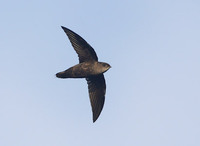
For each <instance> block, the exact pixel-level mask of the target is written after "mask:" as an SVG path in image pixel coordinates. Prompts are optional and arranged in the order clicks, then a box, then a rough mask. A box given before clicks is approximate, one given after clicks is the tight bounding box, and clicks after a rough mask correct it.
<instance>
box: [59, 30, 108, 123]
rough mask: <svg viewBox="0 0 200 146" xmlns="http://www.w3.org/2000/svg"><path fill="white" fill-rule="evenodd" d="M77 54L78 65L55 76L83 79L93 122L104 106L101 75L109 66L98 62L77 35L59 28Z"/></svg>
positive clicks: (103, 89)
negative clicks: (85, 82)
mask: <svg viewBox="0 0 200 146" xmlns="http://www.w3.org/2000/svg"><path fill="white" fill-rule="evenodd" d="M61 27H62V29H63V30H64V32H65V33H66V35H67V36H68V38H69V40H70V42H71V44H72V46H73V48H74V50H75V51H76V53H77V54H78V57H79V64H77V65H74V66H72V67H70V68H69V69H67V70H65V71H62V72H59V73H57V74H56V77H58V78H85V79H86V81H87V84H88V91H89V97H90V103H91V107H92V113H93V122H95V121H96V120H97V119H98V117H99V115H100V113H101V111H102V109H103V106H104V101H105V93H106V82H105V78H104V75H103V73H104V72H106V71H107V70H108V69H110V68H111V66H110V65H109V64H108V63H105V62H98V57H97V55H96V53H95V51H94V49H93V48H92V47H91V46H90V45H89V44H88V43H87V42H86V41H85V40H84V39H83V38H82V37H81V36H79V35H78V34H76V33H75V32H73V31H71V30H70V29H68V28H66V27H63V26H61Z"/></svg>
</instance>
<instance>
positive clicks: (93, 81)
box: [86, 74, 106, 122]
mask: <svg viewBox="0 0 200 146" xmlns="http://www.w3.org/2000/svg"><path fill="white" fill-rule="evenodd" d="M86 80H87V83H88V90H89V96H90V103H91V106H92V113H93V122H95V121H96V120H97V119H98V117H99V115H100V113H101V111H102V109H103V105H104V101H105V93H106V82H105V79H104V75H103V74H100V75H97V76H91V77H88V78H86Z"/></svg>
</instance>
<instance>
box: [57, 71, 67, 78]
mask: <svg viewBox="0 0 200 146" xmlns="http://www.w3.org/2000/svg"><path fill="white" fill-rule="evenodd" d="M56 77H57V78H63V79H65V78H69V75H68V73H66V72H65V71H63V72H59V73H57V74H56Z"/></svg>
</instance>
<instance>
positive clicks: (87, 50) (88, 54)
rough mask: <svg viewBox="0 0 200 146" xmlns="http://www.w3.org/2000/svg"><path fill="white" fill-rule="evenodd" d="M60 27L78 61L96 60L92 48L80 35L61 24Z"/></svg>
mask: <svg viewBox="0 0 200 146" xmlns="http://www.w3.org/2000/svg"><path fill="white" fill-rule="evenodd" d="M62 29H63V30H64V31H65V33H66V34H67V36H68V38H69V40H70V42H71V44H72V46H73V48H74V50H75V51H76V53H77V54H78V57H79V63H82V62H86V61H98V57H97V55H96V53H95V51H94V49H93V48H92V47H91V46H90V45H89V44H88V43H87V42H86V41H85V40H84V39H83V38H82V37H81V36H79V35H78V34H76V33H75V32H73V31H72V30H70V29H68V28H66V27H64V26H62Z"/></svg>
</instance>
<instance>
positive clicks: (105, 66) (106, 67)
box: [99, 62, 111, 73]
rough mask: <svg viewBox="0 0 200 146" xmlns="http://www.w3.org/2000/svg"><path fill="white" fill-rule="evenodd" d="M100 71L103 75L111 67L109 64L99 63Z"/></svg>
mask: <svg viewBox="0 0 200 146" xmlns="http://www.w3.org/2000/svg"><path fill="white" fill-rule="evenodd" d="M99 66H100V67H99V69H100V70H101V72H102V73H104V72H106V71H107V70H109V69H110V68H111V66H110V65H109V64H108V63H105V62H99Z"/></svg>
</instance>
